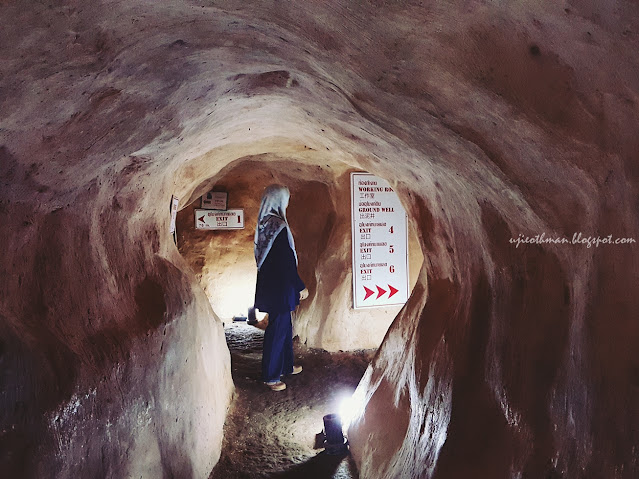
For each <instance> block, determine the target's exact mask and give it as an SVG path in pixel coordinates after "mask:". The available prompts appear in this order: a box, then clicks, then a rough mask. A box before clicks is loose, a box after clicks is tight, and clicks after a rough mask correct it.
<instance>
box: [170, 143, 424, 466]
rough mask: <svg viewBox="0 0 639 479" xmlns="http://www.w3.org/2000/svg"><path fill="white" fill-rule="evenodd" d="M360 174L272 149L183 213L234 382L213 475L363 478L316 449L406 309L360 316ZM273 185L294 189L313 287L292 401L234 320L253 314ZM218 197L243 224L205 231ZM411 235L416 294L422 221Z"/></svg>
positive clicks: (301, 324) (299, 240) (305, 267)
mask: <svg viewBox="0 0 639 479" xmlns="http://www.w3.org/2000/svg"><path fill="white" fill-rule="evenodd" d="M353 171H357V170H356V169H355V168H353V167H352V166H349V165H346V164H344V163H340V162H335V161H333V162H328V163H327V162H323V163H317V162H315V163H310V164H309V163H308V162H302V161H298V160H295V159H289V158H282V157H278V156H275V155H271V154H264V155H258V156H252V157H245V158H241V159H239V160H236V161H234V162H232V163H230V164H228V165H227V166H226V167H225V168H223V169H222V170H220V171H219V172H218V173H217V174H216V175H215V176H213V177H211V178H209V179H207V180H205V181H203V182H201V183H200V185H199V186H198V187H196V188H195V189H194V191H193V194H192V195H191V197H190V198H189V199H188V201H187V202H186V203H187V206H186V207H185V208H183V209H182V210H181V211H180V212H179V213H178V218H177V243H178V249H179V251H180V253H181V254H182V255H183V257H184V258H185V259H186V261H187V263H188V264H189V265H190V266H191V268H192V269H193V272H194V273H195V276H196V278H197V279H198V281H199V283H200V285H201V286H202V288H203V290H204V291H205V293H206V295H207V297H208V299H209V302H210V304H211V307H212V309H213V311H214V312H215V314H216V315H217V316H218V317H219V318H221V319H222V321H223V322H224V325H225V327H224V330H225V337H226V341H227V345H228V347H229V351H230V354H231V372H232V376H233V381H234V383H235V386H236V388H235V391H236V395H235V400H234V401H233V405H232V408H231V409H230V411H229V413H228V416H227V419H226V425H225V431H224V436H223V437H224V439H223V440H224V444H223V448H222V456H221V459H220V462H219V463H218V465H217V466H216V468H215V469H214V471H213V475H212V477H213V478H216V477H220V478H221V477H232V476H233V475H236V474H238V471H241V473H242V474H245V477H253V476H252V474H253V473H254V471H255V470H261V469H262V468H263V467H264V463H263V461H268V462H269V464H268V465H267V468H268V470H269V471H270V472H273V473H276V472H277V471H293V470H294V471H295V474H297V473H299V474H302V475H305V476H308V477H331V474H332V473H331V474H328V473H324V472H322V473H321V474H320V475H317V471H318V470H324V471H329V470H332V471H333V472H335V471H336V470H339V471H341V474H342V476H340V477H357V472H356V468H355V466H354V464H353V462H352V460H350V459H347V460H344V461H342V462H340V461H337V462H335V461H332V460H330V459H328V460H325V459H324V456H320V455H319V454H318V449H320V450H321V449H322V448H323V445H322V443H321V439H319V440H318V435H319V434H320V433H321V431H322V427H323V416H325V415H327V414H329V413H336V412H339V408H340V403H341V402H342V401H343V400H344V399H348V398H350V397H351V395H352V393H353V392H354V391H355V389H356V387H357V385H358V384H359V382H360V380H361V378H362V376H363V375H364V373H365V371H366V369H367V368H368V366H369V364H370V362H371V360H372V358H373V356H374V354H375V352H376V351H377V348H378V347H379V346H380V344H381V343H382V341H383V338H384V336H385V334H386V331H387V330H388V328H389V326H390V325H391V323H392V322H393V320H394V319H395V317H396V316H397V314H398V313H399V311H400V310H401V308H402V306H392V307H383V308H379V309H365V310H354V309H353V289H352V273H351V269H352V268H351V265H352V261H351V251H352V247H351V204H350V198H351V192H350V173H351V172H353ZM273 183H277V184H282V185H286V186H287V187H288V188H289V190H290V192H291V199H290V203H289V207H288V209H287V217H288V220H289V223H290V226H291V229H292V232H293V236H294V238H295V243H296V249H297V253H298V257H299V266H298V270H299V274H300V276H301V278H302V279H303V281H304V282H305V284H306V286H307V288H308V289H309V291H310V295H309V298H308V299H307V300H305V301H303V302H302V303H301V304H300V307H299V308H298V309H297V311H296V314H295V317H294V321H293V328H294V330H293V335H294V336H295V337H296V338H298V339H296V340H295V341H294V352H295V356H296V364H301V365H302V366H303V367H304V372H303V373H302V374H300V375H299V376H294V377H288V376H287V377H285V378H284V381H285V382H286V384H287V390H288V391H293V393H291V394H290V395H289V394H288V393H286V392H285V393H283V394H282V393H275V392H272V391H269V390H268V389H267V388H266V387H265V386H264V385H263V384H262V378H261V356H262V339H263V332H262V331H261V330H259V329H257V328H255V327H253V326H249V325H247V324H246V323H245V322H243V321H233V317H234V316H246V313H247V309H248V307H250V306H252V304H253V299H254V295H255V283H256V277H257V268H256V265H255V259H254V252H253V241H254V231H255V224H256V220H257V214H258V211H259V207H260V201H261V196H262V193H263V191H264V188H265V187H266V186H268V185H270V184H273ZM209 191H216V192H224V193H226V194H227V208H228V209H240V208H241V209H243V210H244V228H243V229H239V230H213V231H212V230H197V229H196V227H195V224H196V221H197V218H196V214H195V210H196V209H200V206H201V199H200V198H201V196H202V195H205V194H206V193H207V192H209ZM409 233H410V235H409V249H408V251H409V253H410V254H409V259H410V261H409V263H410V265H409V272H410V282H409V285H410V291H412V289H413V287H414V286H415V283H416V281H417V276H418V275H419V273H420V270H421V267H422V263H423V255H422V251H421V247H420V245H419V241H418V238H417V234H416V231H415V228H414V227H413V225H410V227H409ZM272 394H277V396H276V397H275V398H274V397H272V396H271V395H272ZM318 441H319V442H318ZM246 451H251V452H250V454H247V453H246ZM256 451H257V452H256ZM266 458H268V459H266ZM318 461H319V463H321V464H318ZM318 467H319V469H318ZM291 473H293V472H291ZM296 477H297V476H296Z"/></svg>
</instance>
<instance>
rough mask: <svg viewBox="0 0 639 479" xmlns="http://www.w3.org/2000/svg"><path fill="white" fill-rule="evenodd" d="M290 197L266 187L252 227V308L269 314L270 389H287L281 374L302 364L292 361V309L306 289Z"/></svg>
mask: <svg viewBox="0 0 639 479" xmlns="http://www.w3.org/2000/svg"><path fill="white" fill-rule="evenodd" d="M290 196H291V194H290V192H289V190H288V188H286V187H285V186H281V185H271V186H268V187H267V188H266V190H265V191H264V195H263V196H262V204H261V205H260V212H259V215H258V219H257V227H256V229H255V261H256V263H257V285H256V288H255V308H257V309H259V310H260V311H265V312H266V313H268V326H267V327H266V330H265V331H264V347H263V352H262V378H263V380H264V383H265V384H266V385H267V386H268V387H269V388H271V389H272V390H273V391H282V390H284V389H286V384H284V383H283V382H282V381H281V377H282V376H283V375H285V374H299V373H301V372H302V366H295V365H294V364H293V325H292V322H291V311H293V310H294V309H295V308H296V307H297V305H298V304H299V302H300V299H305V298H306V297H307V296H308V290H307V289H306V287H305V286H304V283H303V282H302V280H301V279H300V277H299V275H298V273H297V252H296V251H295V242H294V241H293V235H292V233H291V229H290V227H289V225H288V221H287V220H286V207H287V206H288V201H289V198H290Z"/></svg>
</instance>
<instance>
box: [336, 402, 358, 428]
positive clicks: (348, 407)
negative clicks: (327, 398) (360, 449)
mask: <svg viewBox="0 0 639 479" xmlns="http://www.w3.org/2000/svg"><path fill="white" fill-rule="evenodd" d="M361 409H362V404H361V403H359V402H358V401H357V398H356V396H355V395H353V394H344V395H343V396H342V397H341V400H340V401H339V408H338V414H339V417H340V419H341V421H342V429H343V430H344V431H347V430H348V427H349V426H350V425H351V422H352V421H353V420H354V419H356V418H358V417H359V416H360V415H361V412H362V411H361Z"/></svg>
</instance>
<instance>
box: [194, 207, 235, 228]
mask: <svg viewBox="0 0 639 479" xmlns="http://www.w3.org/2000/svg"><path fill="white" fill-rule="evenodd" d="M243 228H244V210H243V209H236V210H225V211H216V210H195V229H198V230H239V229H243Z"/></svg>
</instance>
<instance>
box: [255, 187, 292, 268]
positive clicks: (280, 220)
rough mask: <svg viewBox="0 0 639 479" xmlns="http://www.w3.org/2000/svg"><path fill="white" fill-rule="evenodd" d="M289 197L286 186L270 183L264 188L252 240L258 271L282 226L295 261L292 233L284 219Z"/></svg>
mask: <svg viewBox="0 0 639 479" xmlns="http://www.w3.org/2000/svg"><path fill="white" fill-rule="evenodd" d="M290 197H291V193H290V191H289V190H288V188H287V187H286V186H282V185H270V186H267V187H266V189H265V190H264V195H263V196H262V204H261V205H260V212H259V214H258V216H257V226H256V228H255V240H254V243H255V247H254V251H255V262H256V263H257V269H258V271H259V269H260V268H261V267H262V263H264V260H265V259H266V256H267V255H268V252H269V251H271V247H272V246H273V242H274V241H275V238H277V235H278V234H280V232H281V231H282V230H283V229H284V228H286V233H287V235H288V243H289V245H290V246H291V249H292V250H293V254H294V255H295V263H297V252H296V251H295V241H293V234H292V233H291V228H290V227H289V225H288V221H287V220H286V207H287V206H288V200H289V198H290Z"/></svg>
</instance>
